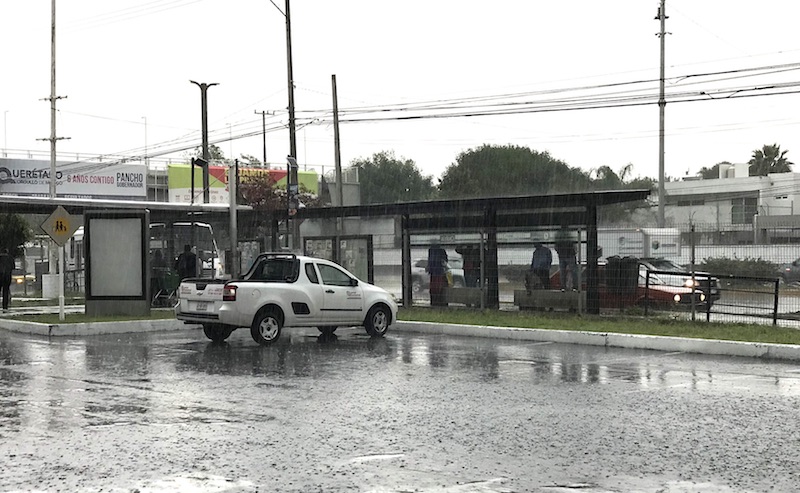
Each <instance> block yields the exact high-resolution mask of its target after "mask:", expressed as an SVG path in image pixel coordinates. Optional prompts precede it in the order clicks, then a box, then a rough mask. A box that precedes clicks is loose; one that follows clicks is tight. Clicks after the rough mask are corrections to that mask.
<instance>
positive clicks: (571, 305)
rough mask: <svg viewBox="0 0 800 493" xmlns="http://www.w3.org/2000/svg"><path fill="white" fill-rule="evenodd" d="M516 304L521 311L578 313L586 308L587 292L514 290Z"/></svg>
mask: <svg viewBox="0 0 800 493" xmlns="http://www.w3.org/2000/svg"><path fill="white" fill-rule="evenodd" d="M514 304H515V305H517V306H518V307H519V309H520V310H569V311H577V310H578V306H582V307H585V306H586V292H583V291H581V292H577V291H566V292H563V291H553V290H547V289H534V290H531V291H526V290H524V289H515V290H514Z"/></svg>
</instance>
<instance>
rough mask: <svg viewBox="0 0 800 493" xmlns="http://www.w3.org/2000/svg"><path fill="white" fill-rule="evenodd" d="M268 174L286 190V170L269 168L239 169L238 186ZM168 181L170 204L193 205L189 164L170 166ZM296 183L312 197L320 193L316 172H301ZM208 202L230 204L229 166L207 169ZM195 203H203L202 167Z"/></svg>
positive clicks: (196, 180) (196, 179)
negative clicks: (259, 175)
mask: <svg viewBox="0 0 800 493" xmlns="http://www.w3.org/2000/svg"><path fill="white" fill-rule="evenodd" d="M261 173H269V174H270V176H272V178H273V179H274V180H275V187H276V188H281V189H284V190H285V189H286V175H287V174H288V173H287V171H286V170H285V169H266V168H239V182H244V181H246V180H247V178H248V177H249V176H253V175H258V174H261ZM167 175H168V180H169V201H170V202H184V203H189V202H191V195H192V183H191V182H192V173H191V165H189V164H170V165H169V167H168V170H167ZM297 181H298V182H300V185H302V186H303V188H305V189H306V190H308V191H309V192H311V193H314V194H317V193H319V176H318V175H317V173H316V172H314V171H298V172H297ZM208 188H209V193H208V200H209V202H211V203H212V204H227V203H229V199H228V168H227V167H226V166H213V165H212V166H209V167H208ZM194 202H195V203H201V202H203V170H202V169H201V168H200V167H199V166H195V169H194Z"/></svg>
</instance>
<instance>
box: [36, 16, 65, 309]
mask: <svg viewBox="0 0 800 493" xmlns="http://www.w3.org/2000/svg"><path fill="white" fill-rule="evenodd" d="M50 10H51V13H50V97H49V98H46V99H47V100H48V101H50V138H47V139H39V140H49V141H50V200H55V198H56V179H57V176H56V142H57V141H59V140H61V138H59V137H56V101H58V100H59V99H62V98H61V97H60V96H56V0H51V5H50ZM56 250H57V251H58V272H56V263H55V256H54V255H53V254H54V253H55V252H56ZM48 260H49V264H50V265H49V269H48V272H49V275H50V278H51V279H52V278H53V276H55V277H56V282H57V283H58V306H59V309H58V319H59V320H64V317H65V315H64V247H59V246H58V244H57V243H56V242H55V240H53V241H51V242H50V252H49V259H48ZM43 291H44V289H43Z"/></svg>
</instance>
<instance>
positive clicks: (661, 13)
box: [656, 0, 667, 228]
mask: <svg viewBox="0 0 800 493" xmlns="http://www.w3.org/2000/svg"><path fill="white" fill-rule="evenodd" d="M656 20H658V21H660V22H661V31H660V32H659V33H658V34H657V36H658V37H660V38H661V76H660V78H659V80H660V87H659V92H658V227H659V228H663V227H664V226H665V224H666V221H665V219H664V204H665V202H666V201H667V197H666V191H665V188H664V111H665V110H666V107H667V100H666V99H665V98H664V65H665V50H664V45H665V40H666V37H667V32H666V30H665V29H666V23H667V12H666V0H661V6H660V7H659V9H658V15H657V16H656Z"/></svg>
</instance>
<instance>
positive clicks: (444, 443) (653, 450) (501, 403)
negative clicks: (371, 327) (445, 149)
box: [0, 329, 800, 493]
mask: <svg viewBox="0 0 800 493" xmlns="http://www.w3.org/2000/svg"><path fill="white" fill-rule="evenodd" d="M316 332H317V331H316V330H315V329H309V330H308V331H302V330H300V331H293V332H291V334H288V333H287V334H286V337H283V338H282V339H280V340H279V341H278V342H277V343H276V344H275V345H273V346H270V347H260V346H258V345H255V344H253V343H252V341H251V340H250V339H249V334H248V333H247V331H237V332H235V333H234V335H233V336H232V337H231V339H230V340H229V342H228V343H223V344H214V343H210V342H208V341H206V340H204V339H202V336H201V335H199V334H198V333H197V332H195V331H187V332H182V333H170V334H138V335H137V334H132V335H128V334H126V335H116V336H97V337H90V338H85V339H53V340H47V339H46V338H38V337H35V336H20V335H16V334H13V335H12V334H4V333H0V425H1V426H0V438H2V442H1V443H0V457H3V461H2V463H0V464H1V465H0V478H3V479H2V481H0V490H2V491H57V490H60V491H86V492H88V491H92V492H96V491H100V489H103V490H104V491H120V492H121V491H125V492H127V493H130V492H131V491H134V490H138V491H139V492H140V493H144V492H146V491H151V492H157V491H158V492H160V491H198V492H211V491H225V492H231V491H248V492H251V491H298V492H299V491H387V492H390V491H397V492H400V491H440V492H441V491H448V492H449V491H452V492H469V491H491V492H500V491H506V492H515V491H543V492H544V491H548V492H557V491H596V492H601V491H645V492H650V491H652V492H653V493H655V492H656V491H662V492H673V491H675V492H677V491H706V490H703V489H694V490H692V489H684V488H685V487H686V485H687V484H689V483H691V484H695V485H702V484H706V485H715V486H716V487H717V489H716V490H715V489H708V490H707V491H730V492H736V491H750V490H748V488H750V489H751V490H752V491H760V490H761V489H762V488H763V487H765V485H770V486H771V487H772V488H773V491H793V490H794V489H793V488H791V487H790V486H795V485H797V484H799V483H798V481H800V476H798V473H797V471H798V469H799V468H797V467H796V465H797V463H796V459H795V457H794V453H793V452H792V451H793V450H795V448H796V444H797V443H798V440H799V439H800V436H798V434H799V433H800V431H798V430H797V427H788V426H783V427H776V426H774V423H776V422H782V423H787V424H789V423H796V422H797V420H798V418H800V415H798V413H800V411H798V409H800V405H799V404H800V383H799V382H800V370H798V368H797V366H796V365H790V364H784V363H774V362H764V361H759V360H751V359H746V358H723V357H706V356H700V355H688V354H682V353H660V352H655V351H633V350H623V349H610V348H594V347H584V346H570V345H560V344H550V343H528V342H520V341H507V340H491V339H479V338H459V337H449V336H421V335H412V334H405V333H391V334H390V335H389V336H387V337H385V338H382V339H372V338H369V337H368V336H366V335H364V334H363V330H356V329H339V331H337V335H335V336H333V337H330V336H327V337H322V336H320V335H319V334H318V333H316ZM776 478H780V479H776ZM576 485H583V486H580V487H578V486H576ZM698 488H699V486H698ZM709 488H710V486H709Z"/></svg>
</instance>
